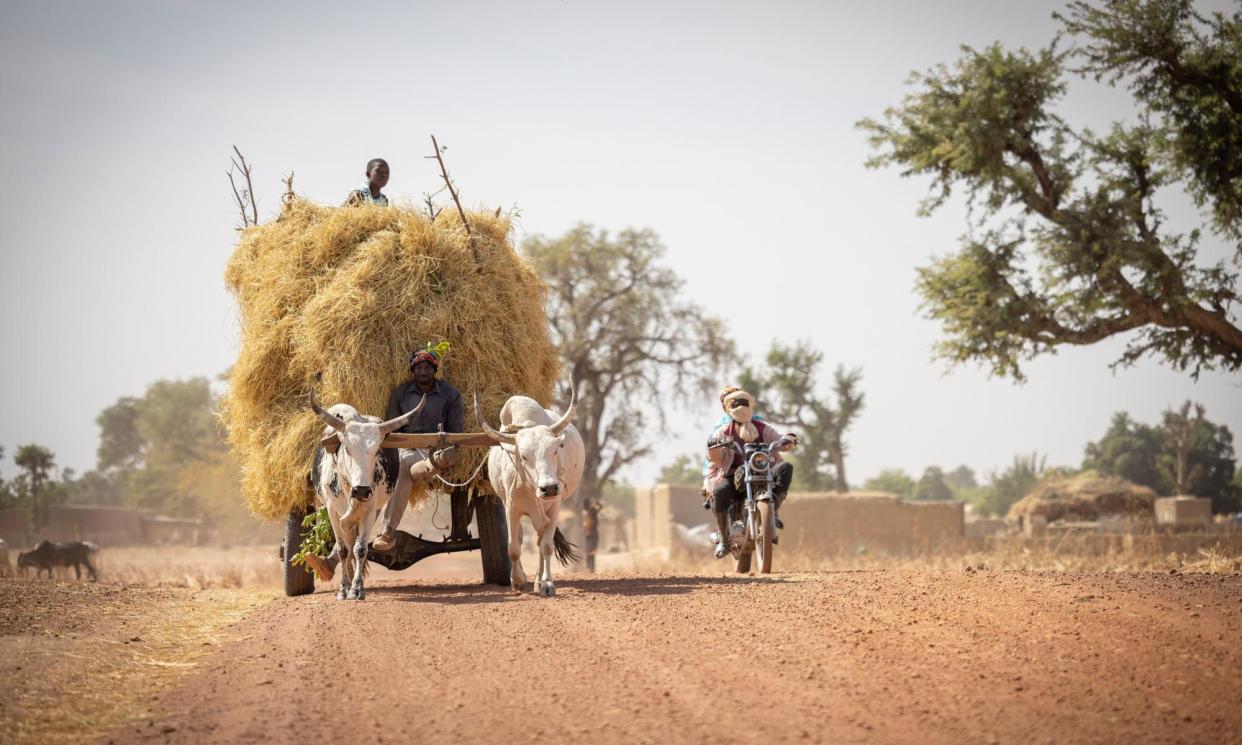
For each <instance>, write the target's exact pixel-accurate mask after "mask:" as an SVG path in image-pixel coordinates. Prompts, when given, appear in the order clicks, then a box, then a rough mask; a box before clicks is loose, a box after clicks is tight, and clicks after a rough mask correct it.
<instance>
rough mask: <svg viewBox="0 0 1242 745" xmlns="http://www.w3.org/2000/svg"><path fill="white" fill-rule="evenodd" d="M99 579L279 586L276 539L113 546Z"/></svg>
mask: <svg viewBox="0 0 1242 745" xmlns="http://www.w3.org/2000/svg"><path fill="white" fill-rule="evenodd" d="M99 565H100V566H99V580H100V581H101V582H105V583H122V584H133V585H142V586H144V587H185V588H190V589H195V590H198V589H205V588H234V589H235V588H272V589H274V588H277V587H280V584H281V567H280V559H279V555H278V554H277V547H276V545H275V544H274V543H272V544H268V545H256V546H235V547H232V548H215V547H205V546H204V547H191V546H185V547H180V546H178V547H172V546H168V547H154V546H135V547H130V548H109V549H104V550H102V551H100V554H99Z"/></svg>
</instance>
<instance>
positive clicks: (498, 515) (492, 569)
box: [474, 495, 513, 587]
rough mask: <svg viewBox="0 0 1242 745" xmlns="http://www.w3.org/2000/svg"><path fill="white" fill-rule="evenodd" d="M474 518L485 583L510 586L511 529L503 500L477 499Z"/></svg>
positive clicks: (486, 497)
mask: <svg viewBox="0 0 1242 745" xmlns="http://www.w3.org/2000/svg"><path fill="white" fill-rule="evenodd" d="M474 517H475V520H476V521H477V522H478V528H479V553H480V554H482V557H483V582H484V584H488V585H500V586H501V587H508V586H509V572H511V571H512V569H513V565H512V563H510V561H509V525H508V523H507V522H505V506H504V505H503V504H501V503H500V499H498V498H497V497H493V496H490V495H481V496H479V497H477V498H476V499H475V507H474Z"/></svg>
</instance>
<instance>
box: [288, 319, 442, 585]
mask: <svg viewBox="0 0 1242 745" xmlns="http://www.w3.org/2000/svg"><path fill="white" fill-rule="evenodd" d="M447 349H448V343H447V342H441V343H440V345H438V346H436V347H431V346H430V345H428V348H427V349H420V350H419V351H417V352H414V353H412V354H411V355H410V373H411V374H412V375H413V378H412V379H411V380H409V381H407V382H405V383H402V384H400V385H398V386H397V387H396V388H394V389H393V391H392V394H391V395H390V396H389V397H388V409H387V413H386V414H385V417H384V418H385V419H396V418H397V417H399V416H401V414H402V413H404V412H406V411H413V410H414V408H415V407H417V406H418V402H419V401H420V400H422V398H423V396H426V397H427V404H426V406H424V407H423V410H422V413H420V414H419V415H418V416H417V417H415V418H414V419H412V420H411V421H410V422H409V423H408V424H406V425H405V426H404V427H402V428H401V429H398V430H397V431H398V432H408V433H412V434H420V433H424V434H425V433H435V432H440V431H444V432H464V431H465V426H464V425H465V419H466V411H465V404H464V402H463V400H462V397H461V392H460V391H458V390H457V389H456V388H455V387H453V385H452V384H451V383H449V382H448V381H445V380H439V379H437V378H436V372H437V371H438V370H439V368H440V357H441V355H443V354H444V352H445V351H446V350H447ZM394 411H395V412H397V413H396V415H395V416H394V415H393V414H392V412H394ZM398 452H399V453H400V463H401V465H400V467H399V468H398V470H397V485H396V486H395V487H394V488H393V494H392V497H391V498H390V499H389V500H388V506H387V507H386V508H385V510H384V532H383V533H381V534H380V535H379V536H377V537H376V539H375V541H373V542H372V544H371V548H372V549H373V550H375V551H379V552H387V551H391V550H392V549H393V547H394V546H395V545H396V537H397V526H399V525H400V524H401V517H402V515H404V514H405V508H406V505H407V504H409V500H410V494H411V493H412V492H413V491H414V488H415V487H417V488H419V489H426V488H427V487H428V486H429V485H430V484H431V480H432V479H433V478H435V476H436V475H437V474H438V473H440V472H441V471H443V470H444V469H446V468H449V467H450V466H453V465H455V464H456V463H457V461H458V458H459V455H458V452H457V446H456V445H453V446H451V447H448V448H445V449H443V450H438V451H434V452H432V453H431V455H430V457H428V455H427V454H425V453H424V452H423V451H422V450H411V449H407V448H401V449H400V450H399V451H398ZM337 562H338V559H337V552H336V551H333V552H332V554H331V555H330V556H328V557H326V558H325V557H322V556H315V555H313V554H308V555H307V556H306V565H307V566H309V567H310V568H311V569H313V570H314V572H315V576H317V577H318V578H319V579H320V580H322V581H324V582H327V581H328V580H331V579H332V575H333V574H334V573H335V572H336V565H337Z"/></svg>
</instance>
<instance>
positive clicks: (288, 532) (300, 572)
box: [280, 508, 315, 597]
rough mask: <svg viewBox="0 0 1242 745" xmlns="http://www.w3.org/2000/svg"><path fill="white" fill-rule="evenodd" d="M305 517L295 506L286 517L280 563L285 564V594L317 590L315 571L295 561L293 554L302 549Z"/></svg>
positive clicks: (298, 593) (307, 592)
mask: <svg viewBox="0 0 1242 745" xmlns="http://www.w3.org/2000/svg"><path fill="white" fill-rule="evenodd" d="M304 517H306V513H305V512H303V511H302V510H300V509H296V508H295V509H293V510H290V511H289V517H287V518H285V545H284V550H283V551H281V552H280V563H281V564H283V565H284V570H285V571H284V575H285V594H286V595H288V596H289V597H293V596H294V595H309V594H311V593H312V592H314V591H315V575H314V573H312V572H311V570H310V569H307V568H306V567H304V566H302V565H300V564H294V563H293V555H294V554H296V553H297V552H298V551H299V550H300V549H301V547H302V537H303V536H304V535H305V534H306V531H307V529H306V528H303V527H302V518H304Z"/></svg>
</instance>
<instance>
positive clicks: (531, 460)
mask: <svg viewBox="0 0 1242 745" xmlns="http://www.w3.org/2000/svg"><path fill="white" fill-rule="evenodd" d="M576 408H577V404H576V402H575V399H574V396H573V395H572V394H571V396H570V401H569V409H568V410H567V411H566V412H565V414H564V415H563V416H561V417H559V418H555V417H556V414H554V413H553V412H551V411H548V410H547V409H544V408H543V407H542V406H540V405H539V404H538V403H537V402H536V401H535V400H533V399H530V398H527V397H526V396H513V397H512V398H510V399H509V400H508V401H507V402H505V405H504V408H503V409H502V410H501V414H500V419H501V422H502V423H503V424H504V427H503V428H504V429H507V430H514V431H509V432H504V431H501V432H498V431H496V430H494V429H492V428H491V427H489V426H488V424H487V422H485V421H483V415H482V414H481V413H480V409H479V397H478V394H475V397H474V411H475V416H476V417H477V419H478V421H479V426H480V427H481V428H482V429H483V431H484V432H486V433H487V434H488V435H489V436H490V437H491V438H492V440H494V441H495V442H496V445H495V446H493V447H492V449H491V452H490V453H489V454H488V457H487V474H488V478H489V479H490V480H491V483H492V488H493V489H495V490H496V495H497V496H499V497H500V498H501V499H502V500H503V501H504V505H505V513H506V514H507V515H508V517H509V558H510V559H511V560H512V562H513V570H512V573H511V575H510V580H511V581H512V584H513V589H514V591H515V592H522V591H523V590H524V589H525V588H526V572H524V571H523V570H522V516H523V515H525V516H526V517H527V519H529V520H530V522H531V525H533V526H534V528H535V536H536V543H537V545H538V546H539V571H538V573H536V575H535V592H536V593H537V594H539V595H542V596H544V597H552V596H553V595H555V594H556V585H555V584H554V583H553V581H552V553H553V551H555V552H556V558H557V559H558V560H559V561H560V562H561V565H562V566H564V565H566V564H568V563H569V562H571V561H574V560H575V559H576V558H577V556H576V555H575V554H574V550H573V549H574V546H573V544H572V543H570V542H569V541H568V540H566V539H565V536H564V535H563V534H562V533H561V531H560V528H558V527H556V518H557V515H559V514H560V511H561V502H562V501H568V500H570V499H572V498H573V496H574V493H575V492H577V491H578V486H579V484H581V483H582V469H583V466H584V465H585V462H586V448H585V447H584V446H583V444H582V436H581V435H579V434H578V430H577V428H575V427H574V426H573V424H571V422H572V421H573V418H574V411H575V409H576Z"/></svg>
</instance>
